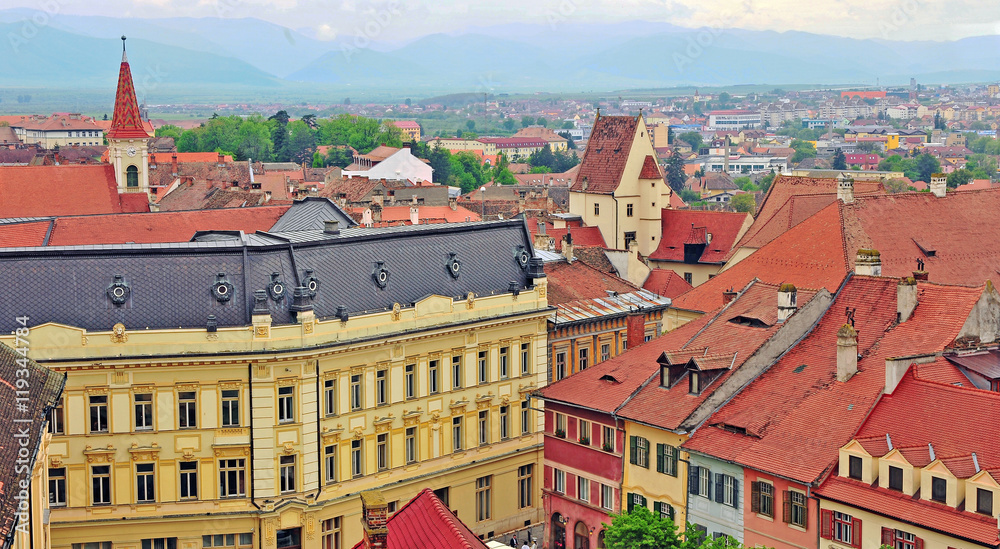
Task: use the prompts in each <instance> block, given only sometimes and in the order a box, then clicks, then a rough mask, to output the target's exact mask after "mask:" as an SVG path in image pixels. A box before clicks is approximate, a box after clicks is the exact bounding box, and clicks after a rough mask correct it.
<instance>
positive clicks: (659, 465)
mask: <svg viewBox="0 0 1000 549" xmlns="http://www.w3.org/2000/svg"><path fill="white" fill-rule="evenodd" d="M666 446H667V445H666V444H660V443H657V444H656V472H657V473H663V472H665V470H664V467H665V466H666V456H665V455H664V454H665V453H666Z"/></svg>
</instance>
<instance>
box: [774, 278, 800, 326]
mask: <svg viewBox="0 0 1000 549" xmlns="http://www.w3.org/2000/svg"><path fill="white" fill-rule="evenodd" d="M797 294H798V292H797V291H796V290H795V286H794V285H792V284H787V283H786V284H782V285H781V287H779V288H778V322H779V323H781V322H784V321H786V320H788V317H790V316H792V314H794V313H795V311H796V309H798V306H797V305H796V304H795V299H796V297H797Z"/></svg>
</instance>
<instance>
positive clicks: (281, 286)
mask: <svg viewBox="0 0 1000 549" xmlns="http://www.w3.org/2000/svg"><path fill="white" fill-rule="evenodd" d="M267 293H268V295H270V296H271V299H273V300H275V301H281V299H282V298H284V297H285V283H284V282H282V281H281V273H278V272H273V273H271V282H270V283H268V285H267Z"/></svg>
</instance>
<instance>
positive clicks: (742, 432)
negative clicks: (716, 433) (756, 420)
mask: <svg viewBox="0 0 1000 549" xmlns="http://www.w3.org/2000/svg"><path fill="white" fill-rule="evenodd" d="M719 427H721V428H722V430H723V431H729V432H730V433H736V434H738V435H746V434H747V428H746V427H740V426H738V425H730V424H728V423H720V424H719Z"/></svg>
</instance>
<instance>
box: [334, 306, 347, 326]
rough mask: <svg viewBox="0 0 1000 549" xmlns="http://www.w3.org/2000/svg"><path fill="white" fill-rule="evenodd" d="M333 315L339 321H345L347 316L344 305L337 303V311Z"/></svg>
mask: <svg viewBox="0 0 1000 549" xmlns="http://www.w3.org/2000/svg"><path fill="white" fill-rule="evenodd" d="M333 316H335V317H337V318H339V319H340V321H341V322H347V319H348V316H349V315H348V314H347V307H344V306H343V305H337V311H336V312H335V313H334V314H333Z"/></svg>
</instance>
